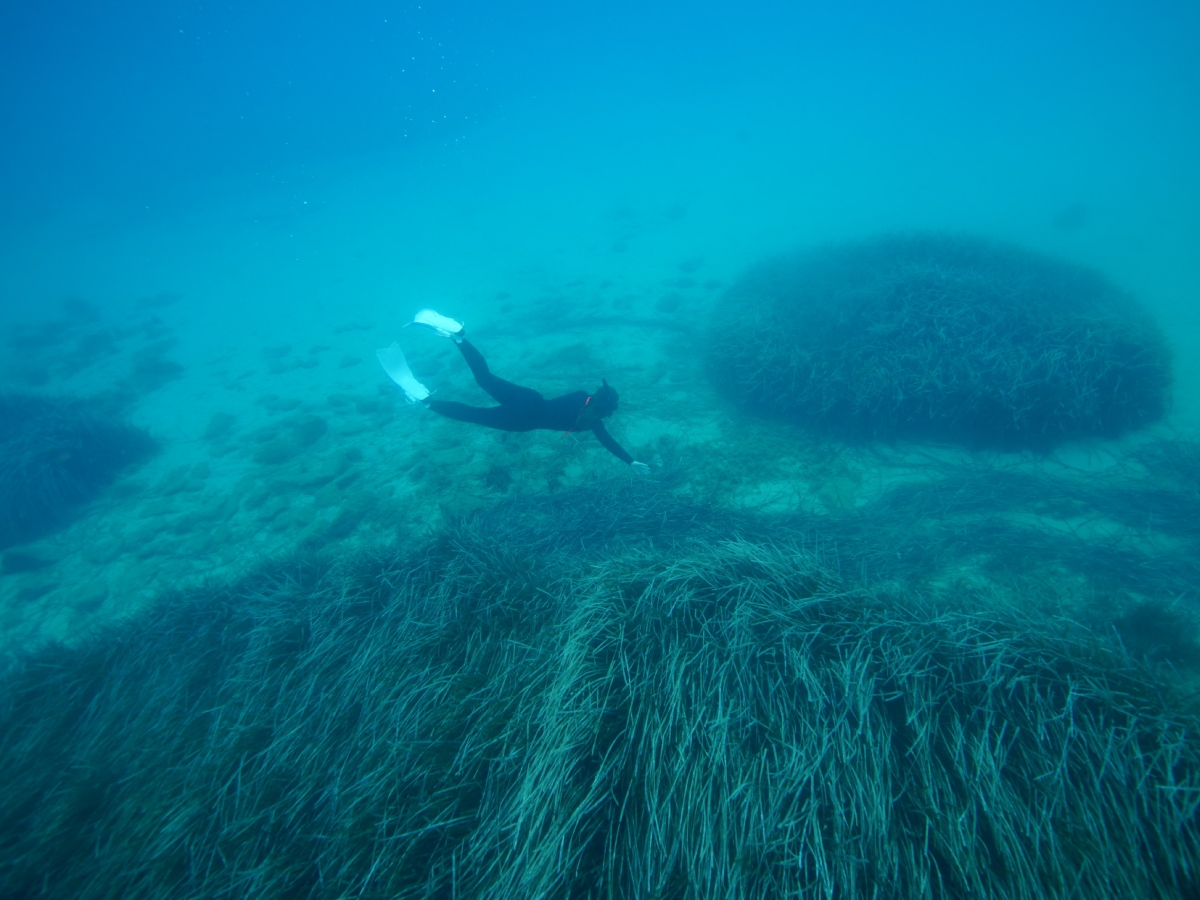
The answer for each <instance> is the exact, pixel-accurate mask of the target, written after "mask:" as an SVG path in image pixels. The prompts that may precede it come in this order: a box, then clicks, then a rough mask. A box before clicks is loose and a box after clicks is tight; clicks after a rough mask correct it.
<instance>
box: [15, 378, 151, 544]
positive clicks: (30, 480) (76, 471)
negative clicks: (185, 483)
mask: <svg viewBox="0 0 1200 900" xmlns="http://www.w3.org/2000/svg"><path fill="white" fill-rule="evenodd" d="M154 449H155V444H154V441H153V440H152V439H151V438H150V436H149V435H147V434H146V433H145V432H144V431H142V430H141V429H138V428H134V427H133V426H132V425H129V424H127V423H126V422H124V421H122V420H121V419H120V418H119V417H118V414H117V413H115V412H113V405H112V404H111V403H108V402H102V401H97V402H93V403H88V402H86V401H83V400H78V399H69V398H64V397H42V396H36V395H32V394H0V548H4V547H10V546H12V545H14V544H21V543H26V542H28V541H32V540H36V539H37V538H40V537H43V536H45V535H47V534H50V533H52V532H54V531H57V530H58V529H60V528H62V527H63V526H65V525H66V524H68V523H69V522H70V521H71V519H72V518H73V517H74V516H75V515H76V514H77V513H78V511H79V509H80V507H81V506H82V505H83V504H84V503H87V502H88V501H90V500H92V499H94V498H95V497H97V496H98V495H99V494H100V493H101V492H102V491H103V490H104V489H105V488H106V487H107V486H108V485H109V484H110V483H111V482H112V481H113V479H114V478H116V476H117V475H118V474H119V473H120V472H121V471H122V470H123V469H125V468H127V467H128V466H132V465H135V464H137V463H140V462H142V461H144V460H145V459H146V458H147V457H149V456H150V455H151V454H152V453H153V452H154Z"/></svg>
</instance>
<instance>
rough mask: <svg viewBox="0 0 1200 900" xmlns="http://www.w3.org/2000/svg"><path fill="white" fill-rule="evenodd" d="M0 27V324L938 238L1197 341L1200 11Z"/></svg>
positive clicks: (1019, 8) (474, 16)
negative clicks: (856, 239) (1093, 279)
mask: <svg viewBox="0 0 1200 900" xmlns="http://www.w3.org/2000/svg"><path fill="white" fill-rule="evenodd" d="M0 16H2V17H3V18H2V19H0V41H2V44H0V73H2V74H0V118H2V121H3V123H4V125H3V129H4V139H3V141H0V217H2V218H0V244H2V247H3V249H2V250H0V284H2V286H3V291H4V297H5V301H4V307H5V315H6V316H17V317H27V316H36V315H38V312H39V311H40V310H44V309H45V308H46V306H47V305H48V304H56V303H58V302H59V301H60V300H61V299H62V298H63V297H66V296H77V297H82V298H85V299H87V300H88V301H89V302H92V303H94V304H99V305H100V306H105V305H119V304H120V303H122V302H124V301H126V300H127V299H128V298H130V297H137V296H147V295H157V294H159V293H161V292H176V293H179V294H181V295H182V296H183V297H184V298H185V299H184V302H185V303H186V304H188V305H190V306H191V307H192V308H193V309H195V310H197V311H198V314H199V315H200V316H201V317H202V318H205V317H207V318H208V319H209V322H208V324H212V325H214V326H219V327H232V326H234V325H235V324H236V322H237V321H238V319H239V318H240V317H241V316H244V315H250V316H265V317H270V316H275V315H278V314H279V313H280V312H281V311H283V310H290V311H292V312H293V313H294V312H295V311H297V310H299V311H301V312H302V313H303V312H304V311H309V310H314V309H316V308H317V307H319V306H320V305H322V304H326V305H328V304H336V305H337V306H339V307H342V308H345V309H349V310H354V309H359V308H363V309H367V308H370V309H374V308H377V307H378V306H379V305H380V304H381V303H383V302H385V300H386V301H395V302H399V303H401V304H402V305H406V306H407V305H411V304H410V303H407V301H406V298H407V297H409V296H412V295H414V294H415V293H418V292H421V291H426V292H431V293H434V294H436V295H438V296H443V297H449V298H452V299H457V298H459V297H465V296H466V295H468V294H470V295H473V296H476V297H478V296H479V295H480V294H482V293H484V292H487V291H489V288H490V287H491V286H494V285H495V284H496V283H497V282H498V281H499V280H500V279H501V274H502V273H503V272H512V271H516V270H521V269H528V268H531V267H548V268H554V269H556V270H558V269H561V270H563V271H572V272H576V273H577V272H581V271H583V270H584V269H586V270H587V274H592V273H602V272H605V271H609V270H618V271H624V272H631V271H636V272H645V271H647V270H648V269H653V268H654V266H655V265H657V264H658V263H659V262H661V261H662V260H665V259H668V258H669V259H671V260H672V261H673V260H674V256H675V255H684V256H686V255H689V254H698V255H702V256H704V257H705V258H706V259H708V260H709V261H710V265H712V266H718V267H721V268H722V269H723V270H726V271H729V272H735V271H736V270H737V269H738V268H739V267H741V266H742V265H744V264H746V263H747V262H749V261H752V260H754V259H757V258H759V257H760V256H762V255H763V254H765V253H768V252H770V251H773V250H775V249H778V248H782V247H790V246H794V245H796V244H799V243H804V242H809V241H813V240H822V239H827V238H837V237H843V236H852V235H858V234H864V233H873V232H877V231H880V230H888V229H910V228H921V227H926V226H935V227H941V228H950V229H964V230H968V231H973V232H980V233H984V234H986V235H988V236H994V237H1008V238H1015V239H1018V240H1020V241H1022V242H1024V243H1026V244H1029V245H1032V246H1035V247H1038V248H1040V249H1047V250H1052V251H1055V252H1059V253H1062V254H1064V255H1067V256H1069V257H1072V258H1076V259H1079V260H1081V261H1084V262H1089V263H1096V264H1099V265H1101V266H1102V267H1103V269H1104V270H1105V271H1106V272H1108V273H1109V274H1110V275H1111V276H1112V277H1114V278H1116V279H1117V280H1118V281H1120V282H1121V283H1123V284H1125V285H1126V286H1128V287H1130V288H1131V289H1133V290H1135V291H1136V292H1137V293H1138V294H1139V295H1140V296H1141V297H1142V298H1143V300H1144V302H1146V303H1147V304H1149V305H1151V306H1153V307H1155V308H1156V309H1159V310H1161V311H1162V313H1163V315H1165V316H1167V317H1168V320H1169V324H1171V325H1172V326H1173V327H1172V331H1173V332H1175V333H1176V334H1178V335H1180V339H1181V340H1183V339H1185V338H1186V340H1188V341H1190V340H1193V339H1195V337H1196V335H1197V330H1198V326H1197V319H1196V315H1195V313H1194V312H1193V310H1192V306H1194V303H1193V302H1192V298H1194V297H1195V296H1196V293H1197V288H1198V287H1200V275H1198V274H1197V266H1196V265H1195V263H1194V259H1193V257H1194V248H1195V247H1196V246H1197V245H1198V244H1200V241H1198V240H1197V239H1198V237H1200V212H1198V210H1200V204H1198V203H1197V200H1198V199H1200V174H1198V169H1197V166H1196V165H1195V160H1196V159H1197V158H1200V117H1198V116H1197V115H1196V110H1197V109H1200V102H1198V101H1200V56H1198V55H1197V54H1196V53H1195V47H1196V46H1197V38H1198V37H1200V12H1198V11H1197V9H1196V7H1195V5H1194V4H1189V3H1182V2H1180V3H1156V4H1151V5H1144V4H1119V3H1111V4H1104V5H1103V6H1096V5H1095V4H1069V3H1052V4H1045V3H1037V4H1034V3H1029V4H1024V3H1019V4H1002V5H1001V4H996V5H994V6H990V7H987V8H982V7H971V8H969V9H968V8H964V7H963V6H962V5H960V4H919V5H903V6H895V5H891V4H863V3H856V4H848V5H838V6H836V7H829V6H826V5H807V4H805V5H801V4H790V3H779V4H772V3H753V4H709V3H704V4H692V3H689V4H677V5H676V4H653V5H651V8H649V9H647V8H646V6H645V5H644V4H632V3H630V4H625V3H603V4H600V3H582V4H569V5H565V6H564V5H560V4H549V3H546V4H538V3H501V4H482V3H481V4H442V3H421V4H386V3H352V4H344V5H339V6H338V7H336V8H335V7H333V6H331V5H325V4H322V5H311V6H310V5H305V4H294V3H293V4H274V3H253V4H236V5H234V6H232V7H231V6H226V5H222V4H179V3H119V4H103V5H97V4H85V3H60V2H50V3H37V4H34V3H26V2H17V3H10V4H6V5H5V7H4V10H3V12H2V13H0ZM1070 210H1076V211H1077V212H1079V213H1080V214H1079V215H1077V216H1075V217H1071V216H1067V217H1066V219H1063V220H1062V221H1065V222H1067V225H1068V226H1069V227H1055V224H1054V223H1055V220H1056V217H1059V216H1060V214H1062V213H1063V212H1064V211H1070ZM631 222H632V223H634V226H636V227H634V228H633V231H635V232H636V236H635V237H634V238H633V239H630V237H629V232H630V230H631V229H630V223H631ZM614 246H616V247H618V248H620V249H619V251H618V252H615V253H614V252H613V249H612V248H613V247H614ZM356 254H357V255H356ZM339 279H341V280H339ZM235 298H236V299H235ZM201 311H202V312H201ZM1189 347H1190V344H1188V345H1185V346H1181V348H1180V349H1181V351H1183V352H1182V353H1181V357H1182V359H1181V375H1182V376H1184V381H1185V382H1188V383H1189V385H1190V378H1191V377H1192V376H1193V375H1194V371H1193V367H1192V365H1191V364H1190V363H1189V362H1188V359H1189V358H1190V357H1191V356H1193V355H1194V354H1192V353H1190V352H1188V348H1189ZM1192 393H1194V391H1193V390H1191V389H1190V387H1189V389H1185V390H1184V391H1183V392H1182V396H1181V397H1180V398H1179V401H1180V407H1181V408H1183V409H1191V408H1192V407H1193V406H1194V405H1195V403H1194V400H1193V399H1192V397H1191V394H1192Z"/></svg>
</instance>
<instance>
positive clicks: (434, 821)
mask: <svg viewBox="0 0 1200 900" xmlns="http://www.w3.org/2000/svg"><path fill="white" fill-rule="evenodd" d="M586 497H587V495H581V496H580V497H579V498H577V499H578V500H579V501H581V502H586ZM605 508H607V505H605ZM652 511H653V510H652ZM657 511H658V512H663V511H664V510H661V509H660V510H657ZM665 511H666V512H667V513H668V514H669V515H674V513H672V512H671V511H670V510H665ZM560 514H561V515H563V516H565V517H566V520H567V524H568V525H571V527H572V528H573V529H574V530H575V532H576V533H574V534H573V535H572V536H571V537H572V540H573V539H574V538H575V537H578V536H579V534H578V530H579V529H584V528H586V527H587V526H586V523H585V522H584V521H583V520H576V519H573V518H572V516H573V515H574V513H573V512H572V511H571V510H567V509H565V508H563V507H557V506H548V507H546V508H543V509H540V510H539V509H535V508H533V507H532V506H531V507H528V508H527V509H526V510H525V514H524V521H523V522H522V523H520V524H519V526H518V527H517V528H516V529H515V531H514V532H512V533H509V532H507V531H505V530H504V529H503V527H502V524H503V522H504V518H503V517H499V518H497V519H478V518H476V519H471V520H464V521H460V522H458V523H455V524H452V525H451V526H450V527H448V528H446V529H445V530H443V531H442V532H441V533H440V534H437V535H435V536H434V537H433V538H432V539H431V540H430V541H429V542H428V543H427V544H425V545H422V546H417V547H413V548H410V549H400V550H397V549H381V550H379V551H377V552H375V553H372V554H365V555H362V556H358V557H355V558H349V559H340V560H331V559H319V558H296V559H294V560H291V561H289V562H286V563H282V564H276V565H273V566H270V567H268V568H266V569H265V570H263V571H262V572H260V573H258V574H256V575H253V576H251V577H249V578H247V579H246V580H244V581H242V582H241V583H239V584H235V585H229V586H218V585H213V586H211V587H208V588H205V589H203V590H200V591H195V592H192V593H190V594H186V595H180V596H176V597H171V598H167V599H165V600H164V601H163V602H162V603H161V604H160V605H159V606H158V607H157V608H156V609H154V610H153V611H152V612H151V613H149V614H147V615H144V616H140V617H138V618H137V619H136V620H131V621H130V622H127V623H124V624H123V625H121V626H119V629H117V630H114V631H113V632H112V633H110V634H107V635H101V636H98V637H97V638H96V639H94V640H90V641H88V642H87V643H86V644H85V645H83V646H81V647H78V648H75V649H71V650H47V651H43V652H41V653H39V654H37V655H36V656H34V657H32V658H30V659H29V660H27V664H26V665H25V666H24V667H23V668H22V669H21V670H19V671H17V672H14V673H13V674H12V675H11V676H10V677H8V678H7V679H5V680H4V681H3V682H0V768H2V769H3V771H4V772H5V773H6V777H5V778H4V779H0V895H3V896H6V897H7V896H12V897H18V896H35V895H36V896H46V897H70V898H72V900H79V898H91V897H97V898H98V897H114V896H121V897H173V898H181V900H182V898H190V897H196V898H200V897H216V896H222V897H247V898H250V897H253V898H269V897H298V896H304V897H350V896H354V897H380V898H382V897H429V896H447V897H451V896H464V897H467V896H487V897H496V898H522V900H523V898H527V897H568V896H580V897H582V896H597V897H599V896H609V897H635V896H636V897H642V896H646V897H718V896H719V897H766V896H813V897H823V898H857V897H877V896H889V897H907V896H947V897H948V896H986V897H996V898H1027V897H1058V896H1067V895H1069V896H1073V897H1081V898H1092V897H1094V898H1108V897H1112V896H1122V897H1134V896H1196V894H1195V891H1194V890H1192V888H1193V886H1194V885H1195V884H1196V883H1197V881H1196V878H1197V873H1198V872H1200V825H1198V822H1197V817H1196V809H1197V797H1198V796H1200V718H1198V717H1197V715H1196V714H1195V711H1194V709H1193V704H1191V702H1190V701H1189V700H1188V699H1187V698H1185V697H1182V696H1181V693H1180V692H1179V691H1177V690H1175V689H1174V688H1171V687H1170V686H1169V685H1166V684H1164V683H1162V682H1160V681H1159V680H1158V679H1157V678H1156V676H1155V674H1154V672H1153V671H1152V670H1149V669H1146V668H1144V667H1142V666H1140V665H1139V664H1137V663H1136V662H1135V661H1134V660H1131V659H1130V658H1128V657H1127V656H1125V655H1123V654H1121V653H1120V652H1119V651H1118V650H1117V649H1115V648H1113V647H1107V646H1106V645H1104V644H1103V643H1102V642H1100V641H1098V640H1097V639H1096V638H1095V637H1094V636H1092V635H1091V634H1090V633H1089V632H1088V631H1086V630H1082V629H1074V628H1072V627H1069V626H1067V625H1065V624H1064V623H1063V622H1061V621H1050V620H1047V619H1045V618H1038V617H1034V618H1030V617H1029V616H1028V615H1026V614H1023V613H1020V612H1019V611H1017V610H1014V609H1010V608H997V607H996V606H995V605H994V604H991V603H990V602H989V601H987V600H986V598H982V597H978V596H972V595H970V594H969V593H966V592H959V593H957V594H955V595H954V596H953V597H949V598H943V600H942V601H941V602H934V601H933V599H932V598H931V597H930V596H928V595H925V594H922V593H920V592H903V591H896V590H892V589H889V590H887V591H884V590H880V589H872V588H868V587H866V586H864V585H861V584H855V583H853V582H850V581H847V580H845V579H843V578H842V577H841V576H839V575H838V574H837V572H836V571H835V570H834V569H833V568H832V567H831V566H830V565H829V560H825V559H822V558H821V556H820V555H819V554H814V553H813V552H811V551H809V550H807V549H806V548H805V547H803V546H798V545H797V544H796V543H794V542H789V541H788V540H787V539H786V536H785V535H778V539H777V540H776V541H774V542H773V543H763V542H752V541H746V540H724V541H713V540H711V539H708V536H707V535H705V534H701V538H702V539H701V540H699V541H691V542H682V543H677V544H673V545H670V546H669V547H667V546H665V545H664V544H663V543H662V542H661V541H659V540H657V539H651V538H652V535H650V534H649V532H648V531H647V526H646V525H645V524H644V521H649V520H650V519H651V518H652V516H641V515H640V513H639V515H638V516H636V517H634V518H635V519H636V521H634V520H631V521H629V522H619V521H616V520H615V519H614V520H612V521H610V522H609V523H605V524H604V525H603V526H602V528H601V530H600V532H598V533H597V534H596V535H595V540H596V543H597V544H598V545H605V546H609V547H611V548H612V550H613V552H612V553H611V554H609V555H608V556H607V558H602V559H600V560H599V561H597V558H596V557H593V556H586V557H584V558H582V559H577V560H572V558H570V557H569V556H567V555H565V554H563V553H560V552H559V550H561V549H565V544H564V546H563V547H555V546H552V545H551V544H545V545H539V546H537V547H533V548H532V552H531V548H530V547H529V546H528V545H527V544H526V543H525V542H524V541H521V540H513V539H512V538H513V537H514V536H516V537H520V536H522V534H523V533H524V531H525V529H526V528H527V527H529V526H531V525H533V524H535V523H537V522H538V521H546V522H549V521H552V520H554V519H555V518H556V517H557V516H558V515H560ZM680 517H682V516H681V515H680ZM571 523H574V524H573V525H572V524H571ZM485 526H486V527H485ZM639 535H640V536H639ZM946 601H950V602H946ZM1189 891H1192V892H1191V893H1190V894H1189Z"/></svg>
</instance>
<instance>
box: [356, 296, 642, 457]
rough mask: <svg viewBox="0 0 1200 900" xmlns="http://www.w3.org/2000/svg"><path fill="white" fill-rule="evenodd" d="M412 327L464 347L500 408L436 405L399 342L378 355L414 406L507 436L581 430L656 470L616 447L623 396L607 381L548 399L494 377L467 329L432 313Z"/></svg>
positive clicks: (441, 402)
mask: <svg viewBox="0 0 1200 900" xmlns="http://www.w3.org/2000/svg"><path fill="white" fill-rule="evenodd" d="M408 324H409V325H422V326H424V327H426V328H428V329H430V330H431V331H433V332H434V333H435V334H437V335H439V336H441V337H448V338H450V339H451V340H453V341H454V343H455V344H457V345H458V349H459V352H461V353H462V355H463V359H465V360H466V361H467V365H468V366H470V367H471V373H472V374H473V375H474V376H475V381H476V382H477V383H478V384H479V386H480V387H481V388H483V389H484V390H485V391H486V392H487V393H488V394H490V395H491V397H492V399H494V400H495V401H496V402H497V403H499V404H500V405H499V406H486V407H483V406H468V405H467V404H465V403H456V402H454V401H451V400H434V399H433V398H432V397H431V396H430V391H429V389H428V388H427V387H425V385H423V384H421V382H419V381H417V379H416V377H415V376H414V375H413V373H412V369H410V368H409V367H408V360H406V359H405V358H404V353H403V351H402V350H401V349H400V345H399V344H398V343H395V342H393V344H392V346H390V347H388V348H387V349H386V350H377V351H376V356H378V357H379V362H380V365H382V366H383V370H384V371H385V372H387V374H388V377H389V378H391V379H392V381H394V382H395V383H396V384H397V385H399V387H400V390H402V391H403V392H404V396H405V398H406V399H407V400H408V402H409V403H420V404H421V405H422V406H424V407H425V408H426V409H430V410H433V411H434V412H435V413H437V414H438V415H441V416H445V417H446V418H448V419H455V420H457V421H459V422H471V423H474V424H475V425H483V426H485V427H487V428H497V429H499V430H501V431H535V430H539V429H545V430H547V431H561V432H563V434H564V435H567V434H572V433H574V432H578V431H590V432H591V433H592V434H594V435H595V436H596V439H597V440H598V441H600V443H601V444H603V445H604V447H605V448H606V449H607V450H608V451H609V452H610V453H612V455H613V456H615V457H617V459H619V460H621V461H622V462H624V463H627V464H628V465H630V466H631V467H632V468H633V470H634V471H635V472H637V473H638V474H639V475H645V474H647V473H648V472H649V471H650V467H649V466H648V465H646V464H645V463H643V462H638V461H637V460H635V459H634V458H633V457H632V456H630V455H629V453H628V452H626V450H625V449H624V448H623V447H622V446H621V445H620V444H618V443H617V442H616V440H615V439H614V438H613V436H612V435H611V434H609V433H608V429H607V428H605V427H604V421H603V420H604V419H607V418H608V417H609V416H611V415H612V414H613V413H615V412H616V411H617V392H616V391H615V390H613V389H612V388H611V387H609V384H608V382H607V381H605V380H604V379H603V378H602V379H600V380H601V386H600V387H598V388H596V390H595V391H593V392H592V393H591V394H589V393H587V391H573V392H572V393H570V394H563V395H562V396H561V397H554V398H552V399H550V400H547V399H546V398H545V397H543V396H542V395H541V394H540V393H538V392H537V391H535V390H534V389H533V388H527V387H521V386H520V385H518V384H513V383H512V382H510V381H505V380H504V379H503V378H498V377H497V376H495V375H493V374H492V372H491V370H489V369H488V365H487V362H486V361H485V360H484V358H483V355H482V354H481V353H480V352H479V351H478V350H476V349H475V347H474V346H473V345H472V344H471V343H470V342H469V341H468V340H467V338H466V334H465V332H464V330H463V326H462V324H461V323H460V322H457V321H455V320H454V319H451V318H449V317H447V316H443V315H441V314H440V313H437V312H435V311H434V310H432V309H423V310H421V311H420V312H418V313H417V314H416V316H414V317H413V320H412V321H411V322H409V323H408Z"/></svg>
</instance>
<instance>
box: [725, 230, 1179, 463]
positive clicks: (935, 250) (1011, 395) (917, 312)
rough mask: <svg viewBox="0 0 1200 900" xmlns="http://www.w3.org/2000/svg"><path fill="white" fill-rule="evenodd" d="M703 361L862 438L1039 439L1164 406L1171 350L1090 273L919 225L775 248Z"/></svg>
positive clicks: (815, 422) (1047, 441)
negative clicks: (787, 252)
mask: <svg viewBox="0 0 1200 900" xmlns="http://www.w3.org/2000/svg"><path fill="white" fill-rule="evenodd" d="M709 355H710V361H711V363H712V371H713V373H714V377H715V378H716V379H717V381H718V383H719V384H720V385H721V386H722V387H723V388H724V389H726V390H728V392H729V393H730V394H731V396H733V397H734V398H735V399H736V400H737V401H738V402H739V403H742V404H744V405H746V406H747V407H749V408H751V409H754V410H757V411H761V412H765V413H768V414H771V415H776V416H780V417H783V418H786V419H789V420H792V421H798V422H802V423H805V424H808V425H812V426H816V427H818V428H823V429H829V430H831V431H834V432H837V433H839V434H842V435H845V436H851V437H858V438H865V439H891V438H913V439H931V440H937V441H950V442H956V443H962V444H966V445H971V446H998V447H1005V448H1021V447H1029V448H1034V449H1045V448H1048V447H1052V446H1053V445H1055V444H1057V443H1060V442H1062V441H1064V440H1071V439H1076V438H1084V437H1090V436H1104V437H1111V436H1116V435H1119V434H1122V433H1124V432H1126V431H1129V430H1131V429H1136V428H1138V427H1140V426H1143V425H1146V424H1148V423H1150V422H1153V421H1155V420H1156V419H1158V418H1160V417H1161V416H1162V415H1163V413H1164V411H1165V409H1166V405H1167V401H1168V390H1169V387H1170V385H1171V380H1172V375H1171V358H1170V352H1169V349H1168V347H1167V343H1166V341H1165V339H1164V337H1163V335H1162V333H1161V331H1160V330H1159V328H1158V327H1157V326H1156V325H1155V323H1154V322H1153V321H1152V320H1151V319H1150V317H1149V316H1148V315H1147V314H1146V313H1145V312H1144V311H1143V310H1142V309H1141V308H1140V307H1139V306H1138V305H1137V304H1136V302H1135V301H1134V300H1133V299H1132V298H1131V297H1130V296H1129V295H1127V294H1126V293H1125V292H1123V291H1122V290H1120V289H1119V288H1117V287H1116V286H1115V285H1113V284H1112V283H1111V282H1110V281H1108V280H1107V279H1106V278H1105V277H1104V276H1103V275H1101V274H1099V273H1098V272H1095V271H1092V270H1089V269H1086V268H1083V267H1080V266H1077V265H1074V264H1071V263H1068V262H1064V261H1061V260H1056V259H1052V258H1049V257H1046V256H1042V255H1039V254H1036V253H1033V252H1030V251H1027V250H1024V249H1021V248H1019V247H1015V246H1011V245H1008V244H1002V243H994V242H989V241H985V240H981V239H978V238H972V237H963V236H952V235H939V234H922V235H914V236H905V237H896V236H892V237H881V238H875V239H872V240H866V241H860V242H856V243H847V244H842V245H836V246H831V247H827V248H824V249H821V250H817V251H811V252H806V253H800V254H794V255H792V256H787V257H782V258H778V259H774V260H771V261H768V262H766V263H763V264H761V265H759V266H758V267H756V268H754V269H752V270H751V271H749V272H748V273H746V274H745V275H744V276H743V277H742V278H741V279H740V280H739V281H737V282H736V283H735V284H734V285H733V286H732V287H730V288H729V290H728V291H727V292H726V294H725V295H724V298H723V300H722V302H721V303H720V305H719V307H718V310H717V314H716V317H715V320H714V324H713V329H712V338H711V350H710V354H709Z"/></svg>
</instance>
